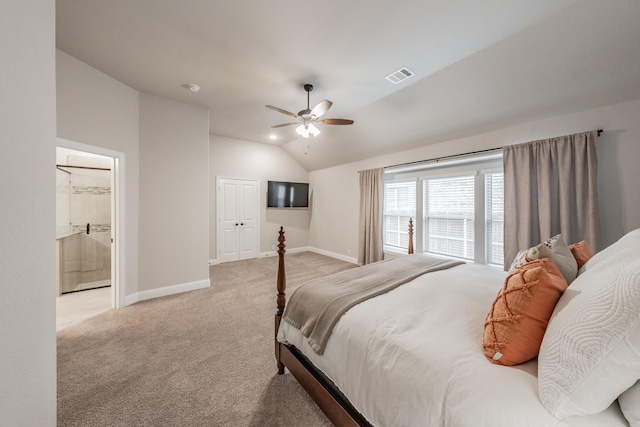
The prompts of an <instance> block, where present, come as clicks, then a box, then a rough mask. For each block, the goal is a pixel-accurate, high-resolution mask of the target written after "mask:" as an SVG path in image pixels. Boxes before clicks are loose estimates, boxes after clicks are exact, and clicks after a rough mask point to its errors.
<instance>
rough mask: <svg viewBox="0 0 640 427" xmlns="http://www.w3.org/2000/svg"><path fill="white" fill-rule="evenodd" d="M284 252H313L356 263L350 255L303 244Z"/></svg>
mask: <svg viewBox="0 0 640 427" xmlns="http://www.w3.org/2000/svg"><path fill="white" fill-rule="evenodd" d="M286 251H287V252H286V253H288V254H295V253H296V252H315V253H317V254H320V255H325V256H328V257H331V258H335V259H339V260H341V261H346V262H350V263H351V264H357V263H358V259H357V258H354V257H351V256H347V255H342V254H339V253H336V252H331V251H325V250H324V249H318V248H314V247H311V246H303V247H300V248H291V249H286ZM277 255H278V252H276V251H269V252H261V253H260V257H270V256H277Z"/></svg>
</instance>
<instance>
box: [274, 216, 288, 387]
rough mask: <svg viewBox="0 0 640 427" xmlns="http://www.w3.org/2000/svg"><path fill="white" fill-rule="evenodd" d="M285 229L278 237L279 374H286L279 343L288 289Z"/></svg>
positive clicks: (277, 345) (276, 328)
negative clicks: (285, 269) (285, 267)
mask: <svg viewBox="0 0 640 427" xmlns="http://www.w3.org/2000/svg"><path fill="white" fill-rule="evenodd" d="M284 246H285V245H284V227H282V226H280V232H279V236H278V287H277V289H278V299H277V301H276V307H277V311H276V318H275V335H274V339H275V351H276V361H277V363H278V373H279V374H284V364H283V363H282V361H281V360H280V343H278V328H279V327H280V321H281V320H282V313H283V312H284V306H285V304H286V302H287V298H286V296H285V290H286V289H287V279H286V277H285V274H284V253H285V250H284Z"/></svg>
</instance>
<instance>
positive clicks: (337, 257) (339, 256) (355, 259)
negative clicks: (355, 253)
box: [307, 248, 358, 264]
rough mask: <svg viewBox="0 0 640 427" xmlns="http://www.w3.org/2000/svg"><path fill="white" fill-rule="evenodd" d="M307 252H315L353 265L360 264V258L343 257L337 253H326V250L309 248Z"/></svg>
mask: <svg viewBox="0 0 640 427" xmlns="http://www.w3.org/2000/svg"><path fill="white" fill-rule="evenodd" d="M307 250H309V251H311V252H315V253H317V254H320V255H325V256H330V257H331V258H335V259H339V260H341V261H346V262H350V263H351V264H357V263H358V258H354V257H352V256H348V255H342V254H339V253H336V252H331V251H326V250H324V249H318V248H308V249H307Z"/></svg>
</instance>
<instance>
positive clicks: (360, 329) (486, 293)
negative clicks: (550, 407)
mask: <svg viewBox="0 0 640 427" xmlns="http://www.w3.org/2000/svg"><path fill="white" fill-rule="evenodd" d="M504 277H505V273H504V272H502V271H499V270H497V269H493V268H491V267H487V266H481V265H473V264H465V265H461V266H458V267H454V268H451V269H449V270H444V271H437V272H433V273H429V274H426V275H424V276H421V277H419V278H417V279H415V280H414V281H412V282H410V283H407V284H405V285H403V286H400V287H399V288H397V289H395V290H393V291H391V292H389V293H387V294H384V295H381V296H378V297H376V298H373V299H371V300H368V301H365V302H363V303H361V304H359V305H357V306H355V307H354V308H352V309H351V310H349V311H348V312H347V313H346V314H345V315H344V316H343V317H342V318H341V319H340V321H339V322H338V323H337V325H336V327H335V328H334V330H333V334H332V335H331V337H330V338H329V341H328V343H327V347H326V349H325V352H324V355H322V356H319V355H317V354H316V353H315V352H313V351H312V350H311V348H310V346H309V345H308V344H307V342H306V338H304V337H303V336H302V335H301V334H300V333H299V331H298V330H297V329H295V328H294V327H292V326H291V325H289V324H288V323H286V322H282V323H281V325H280V330H279V332H278V340H279V341H281V342H285V343H289V344H292V345H294V346H295V347H297V348H298V349H300V350H301V351H302V352H303V353H304V354H305V355H306V356H307V357H308V358H309V359H310V360H311V361H312V362H313V363H314V365H315V366H316V367H318V368H319V369H321V370H322V371H323V372H324V373H325V374H326V375H327V376H328V377H329V378H330V379H331V380H332V381H333V382H334V383H335V384H336V385H337V386H338V388H339V389H340V390H341V391H342V392H343V393H344V394H345V395H346V396H347V398H348V399H349V401H350V402H351V403H352V405H353V406H354V407H355V408H356V409H357V410H358V411H360V413H362V414H363V415H364V416H365V418H366V419H367V420H369V422H371V423H372V424H373V425H375V426H380V427H382V426H393V427H399V426H448V427H453V426H536V427H540V426H594V427H595V426H597V427H601V426H607V427H609V426H628V423H627V422H626V420H625V419H624V417H623V416H622V414H621V412H620V409H619V407H618V404H617V402H616V403H614V404H613V405H612V406H611V407H609V408H608V409H607V410H605V411H604V412H602V413H600V414H596V415H593V416H587V417H570V418H565V419H563V420H557V419H555V418H554V417H553V416H551V415H550V414H549V413H548V412H547V411H546V410H545V409H544V408H543V407H542V405H541V404H540V400H539V398H538V386H537V362H536V361H531V362H528V363H526V364H523V365H519V366H515V367H506V366H501V365H494V364H492V363H489V361H487V360H486V358H485V356H484V353H483V349H482V333H483V322H484V319H485V317H486V315H487V312H488V310H489V308H490V306H491V303H492V301H493V299H494V298H495V296H496V294H497V293H498V290H499V289H500V287H501V286H502V283H503V281H504Z"/></svg>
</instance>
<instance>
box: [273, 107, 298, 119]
mask: <svg viewBox="0 0 640 427" xmlns="http://www.w3.org/2000/svg"><path fill="white" fill-rule="evenodd" d="M265 107H267V108H270V109H272V110H274V111H277V112H279V113H282V114H286V115H287V116H291V117H298V115H297V114H294V113H292V112H291V111H287V110H283V109H282V108H278V107H274V106H273V105H265Z"/></svg>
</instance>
